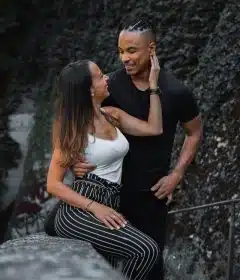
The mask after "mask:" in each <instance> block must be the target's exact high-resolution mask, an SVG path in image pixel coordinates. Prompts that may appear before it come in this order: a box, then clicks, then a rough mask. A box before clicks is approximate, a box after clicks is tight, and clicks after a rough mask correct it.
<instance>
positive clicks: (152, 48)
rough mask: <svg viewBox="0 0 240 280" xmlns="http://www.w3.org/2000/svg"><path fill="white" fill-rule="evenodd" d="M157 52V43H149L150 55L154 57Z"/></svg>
mask: <svg viewBox="0 0 240 280" xmlns="http://www.w3.org/2000/svg"><path fill="white" fill-rule="evenodd" d="M155 51H156V43H155V42H153V41H151V42H150V43H149V54H150V55H153V54H155Z"/></svg>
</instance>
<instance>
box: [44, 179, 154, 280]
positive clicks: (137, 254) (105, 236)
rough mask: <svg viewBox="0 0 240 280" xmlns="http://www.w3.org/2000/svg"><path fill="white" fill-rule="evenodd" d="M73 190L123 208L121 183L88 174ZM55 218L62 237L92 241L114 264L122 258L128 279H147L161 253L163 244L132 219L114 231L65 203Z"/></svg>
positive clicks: (116, 208)
mask: <svg viewBox="0 0 240 280" xmlns="http://www.w3.org/2000/svg"><path fill="white" fill-rule="evenodd" d="M73 189H74V190H75V191H76V192H77V193H80V194H82V195H84V196H87V197H89V198H90V199H93V200H95V201H97V202H99V203H102V204H104V205H106V206H109V207H111V208H113V209H115V210H117V211H118V210H119V191H120V186H119V185H118V184H115V183H111V182H109V181H107V180H104V179H102V178H99V177H98V176H96V175H93V174H88V175H87V176H85V177H84V178H78V179H75V181H74V184H73ZM55 210H56V209H55ZM52 218H53V219H54V221H50V224H51V225H54V229H55V232H56V234H57V235H58V236H61V237H66V238H73V239H80V240H84V241H88V242H90V243H91V244H92V245H93V247H94V248H96V250H97V251H98V252H99V253H101V254H102V255H103V256H104V257H105V258H106V259H107V260H108V261H109V262H110V263H111V264H112V265H113V266H115V264H117V262H118V261H121V263H122V273H123V275H125V276H127V277H128V279H132V280H142V279H146V277H147V275H148V273H149V272H150V271H151V270H152V268H153V266H154V264H155V263H156V262H157V261H158V258H159V256H160V251H159V246H158V244H157V243H156V242H155V241H154V239H152V238H151V237H149V236H148V235H147V234H145V233H143V232H141V231H140V230H139V229H137V228H136V227H134V226H132V225H131V223H129V222H128V224H127V225H126V227H124V228H121V229H119V230H110V229H108V228H107V227H106V226H105V225H104V224H103V223H102V222H101V221H99V220H98V219H97V218H96V217H95V216H94V215H93V214H91V213H90V212H87V211H83V210H81V209H79V208H77V207H73V206H70V205H68V204H66V203H64V202H62V203H61V204H60V207H59V208H58V209H57V212H56V215H55V217H54V216H52ZM48 226H49V224H48ZM50 229H51V228H50ZM47 233H49V232H47ZM53 233H54V232H53Z"/></svg>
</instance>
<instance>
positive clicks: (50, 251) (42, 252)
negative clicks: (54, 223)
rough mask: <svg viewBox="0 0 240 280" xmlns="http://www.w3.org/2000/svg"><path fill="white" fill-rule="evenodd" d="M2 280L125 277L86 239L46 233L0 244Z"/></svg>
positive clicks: (113, 278) (121, 279)
mask: <svg viewBox="0 0 240 280" xmlns="http://www.w3.org/2000/svg"><path fill="white" fill-rule="evenodd" d="M0 279H1V280H19V279H21V280H25V279H27V280H43V279H44V280H58V279H61V280H66V279H68V280H77V279H78V280H89V279H96V280H123V278H122V277H121V276H120V274H119V273H118V272H117V271H114V270H113V269H112V268H111V266H110V265H109V264H108V263H107V262H106V261H105V260H104V259H103V257H101V256H100V255H99V254H98V253H97V252H96V251H95V250H94V248H93V247H92V246H91V245H90V244H89V243H87V242H83V241H80V240H72V239H65V238H59V237H50V236H47V235H45V234H44V233H39V234H33V235H29V236H26V237H23V238H18V239H13V240H9V241H7V242H5V243H3V244H1V245H0Z"/></svg>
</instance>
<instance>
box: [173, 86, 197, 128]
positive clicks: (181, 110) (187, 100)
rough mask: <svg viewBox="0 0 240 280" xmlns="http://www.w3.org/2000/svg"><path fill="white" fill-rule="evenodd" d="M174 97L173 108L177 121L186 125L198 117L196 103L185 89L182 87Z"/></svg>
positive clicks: (191, 94) (190, 93)
mask: <svg viewBox="0 0 240 280" xmlns="http://www.w3.org/2000/svg"><path fill="white" fill-rule="evenodd" d="M175 97H176V99H175V108H176V114H177V119H178V121H180V122H181V123H186V122H189V121H191V120H193V119H194V118H195V117H197V116H198V115H199V107H198V105H197V101H196V99H195V97H194V95H193V93H192V92H191V91H190V90H189V89H188V88H187V87H185V86H184V87H182V89H181V90H180V91H179V92H178V93H177V94H176V96H175Z"/></svg>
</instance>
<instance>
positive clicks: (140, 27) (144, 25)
mask: <svg viewBox="0 0 240 280" xmlns="http://www.w3.org/2000/svg"><path fill="white" fill-rule="evenodd" d="M121 31H129V32H142V33H144V32H149V33H150V35H151V39H152V40H153V41H156V29H155V26H154V24H153V20H150V19H149V17H148V16H146V15H142V16H140V17H138V18H137V19H135V20H131V21H130V22H129V23H126V24H125V25H124V26H123V28H122V30H121Z"/></svg>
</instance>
